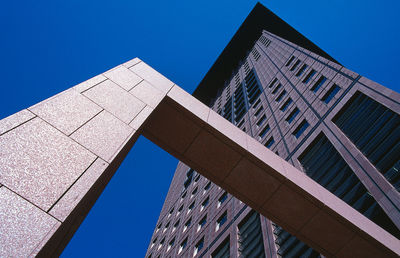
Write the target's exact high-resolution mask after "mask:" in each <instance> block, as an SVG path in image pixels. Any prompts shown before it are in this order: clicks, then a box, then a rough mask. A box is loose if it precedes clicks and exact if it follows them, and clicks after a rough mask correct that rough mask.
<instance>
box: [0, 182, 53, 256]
mask: <svg viewBox="0 0 400 258" xmlns="http://www.w3.org/2000/svg"><path fill="white" fill-rule="evenodd" d="M0 221H1V223H0V257H27V256H28V255H30V254H31V253H32V252H33V251H34V249H35V248H36V246H37V245H39V244H40V242H41V241H42V239H44V238H45V237H46V236H47V235H48V233H49V232H50V231H52V229H53V228H54V227H56V226H58V225H59V224H60V222H58V221H57V220H56V219H55V218H53V217H51V216H50V215H48V214H47V213H45V212H44V211H42V210H40V209H39V208H38V207H36V206H34V205H32V204H31V203H29V202H28V201H26V200H24V199H23V198H21V197H20V196H18V195H17V194H15V193H13V192H12V191H10V190H9V189H7V188H6V187H0Z"/></svg>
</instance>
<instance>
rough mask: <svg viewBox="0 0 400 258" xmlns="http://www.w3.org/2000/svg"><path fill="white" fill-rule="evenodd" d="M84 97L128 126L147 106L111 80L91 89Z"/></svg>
mask: <svg viewBox="0 0 400 258" xmlns="http://www.w3.org/2000/svg"><path fill="white" fill-rule="evenodd" d="M84 95H85V96H87V97H88V98H89V99H91V100H93V101H94V102H95V103H97V104H98V105H100V106H101V107H103V108H104V109H106V110H107V111H109V112H110V113H111V114H113V115H114V116H116V117H117V118H119V119H121V120H122V121H123V122H125V123H127V124H129V123H130V122H131V121H132V120H133V118H134V117H135V116H136V115H137V114H139V112H140V111H141V110H142V109H143V108H144V106H145V104H144V103H143V102H142V101H140V100H139V99H137V98H136V97H134V96H133V95H132V94H129V93H128V92H127V91H125V90H123V89H122V88H121V87H119V86H118V85H117V84H115V83H114V82H112V81H110V80H107V81H104V82H102V83H100V84H98V85H97V86H95V87H93V88H91V89H90V90H88V91H86V92H85V93H84Z"/></svg>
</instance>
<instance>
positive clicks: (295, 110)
mask: <svg viewBox="0 0 400 258" xmlns="http://www.w3.org/2000/svg"><path fill="white" fill-rule="evenodd" d="M299 113H300V110H299V109H298V108H297V107H296V108H295V109H293V111H292V112H291V113H290V114H289V115H288V117H287V118H286V122H288V123H289V124H290V123H291V122H293V120H294V119H295V118H296V116H297V115H298V114H299Z"/></svg>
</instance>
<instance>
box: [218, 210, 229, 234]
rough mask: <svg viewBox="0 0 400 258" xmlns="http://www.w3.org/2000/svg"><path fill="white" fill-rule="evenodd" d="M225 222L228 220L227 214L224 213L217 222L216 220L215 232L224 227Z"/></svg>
mask: <svg viewBox="0 0 400 258" xmlns="http://www.w3.org/2000/svg"><path fill="white" fill-rule="evenodd" d="M227 220H228V214H227V213H226V211H225V212H224V213H223V214H222V215H221V217H219V218H218V220H217V228H216V230H218V229H220V228H221V227H222V225H224V224H225V222H226V221H227Z"/></svg>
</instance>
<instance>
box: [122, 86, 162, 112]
mask: <svg viewBox="0 0 400 258" xmlns="http://www.w3.org/2000/svg"><path fill="white" fill-rule="evenodd" d="M129 92H130V93H131V94H133V95H134V96H135V97H137V98H138V99H140V100H141V101H143V102H144V103H146V104H147V105H149V106H150V107H152V108H155V107H157V105H158V103H160V101H161V100H162V99H163V97H164V96H165V93H163V92H161V91H160V90H158V89H156V88H154V87H153V86H152V85H151V84H150V83H148V82H147V81H142V82H141V83H139V84H138V85H136V86H135V87H134V88H133V89H132V90H130V91H129Z"/></svg>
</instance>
